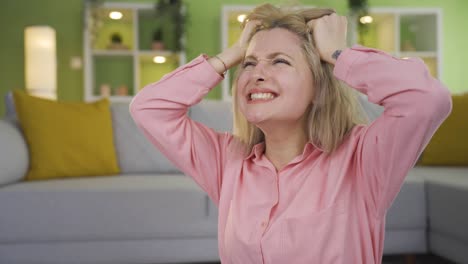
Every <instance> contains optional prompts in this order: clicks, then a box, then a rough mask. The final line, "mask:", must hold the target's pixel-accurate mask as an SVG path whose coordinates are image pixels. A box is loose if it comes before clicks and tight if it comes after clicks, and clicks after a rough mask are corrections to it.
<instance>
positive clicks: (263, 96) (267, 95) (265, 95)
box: [250, 93, 275, 100]
mask: <svg viewBox="0 0 468 264" xmlns="http://www.w3.org/2000/svg"><path fill="white" fill-rule="evenodd" d="M273 98H275V96H274V95H273V94H272V93H253V94H251V95H250V99H252V100H256V99H273Z"/></svg>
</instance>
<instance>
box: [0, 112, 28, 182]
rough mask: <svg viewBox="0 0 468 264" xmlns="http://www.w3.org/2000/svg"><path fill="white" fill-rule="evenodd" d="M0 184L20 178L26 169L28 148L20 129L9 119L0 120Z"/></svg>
mask: <svg viewBox="0 0 468 264" xmlns="http://www.w3.org/2000/svg"><path fill="white" fill-rule="evenodd" d="M0 146H1V149H2V151H3V153H2V154H1V155H0V168H1V169H0V186H1V185H3V184H8V183H13V182H16V181H19V180H22V179H23V178H24V176H25V175H26V172H27V171H28V165H29V158H28V148H27V146H26V142H25V141H24V139H23V135H22V134H21V131H19V130H18V128H17V127H16V125H14V124H13V123H12V122H10V121H6V120H0Z"/></svg>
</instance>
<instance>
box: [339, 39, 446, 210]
mask: <svg viewBox="0 0 468 264" xmlns="http://www.w3.org/2000/svg"><path fill="white" fill-rule="evenodd" d="M334 74H335V76H336V77H337V78H338V79H340V80H342V81H344V82H345V83H347V84H348V85H349V86H351V87H352V88H354V89H356V90H358V91H359V92H361V93H364V94H366V95H367V96H368V99H369V101H371V102H373V103H375V104H378V105H381V106H383V107H384V112H383V114H382V115H381V116H380V117H379V118H377V119H376V120H375V121H374V122H372V123H371V124H370V125H368V126H365V127H363V128H362V129H361V130H360V131H359V139H358V144H357V150H356V170H357V181H358V184H359V186H360V187H361V190H362V191H363V192H364V197H365V199H366V201H367V202H368V204H369V206H370V207H371V208H372V209H373V211H374V212H375V214H376V217H383V216H384V215H385V212H386V210H387V209H388V208H389V207H390V206H391V204H392V203H393V200H394V199H395V197H396V195H397V194H398V192H399V191H400V188H401V186H402V184H403V181H404V179H405V177H406V175H407V173H408V171H409V170H410V169H411V168H412V167H413V166H414V164H415V163H416V161H417V158H418V157H419V155H420V154H421V152H422V151H423V150H424V148H425V147H426V145H427V144H428V142H429V140H430V138H431V137H432V136H433V134H434V133H435V131H436V130H437V128H438V127H439V126H440V125H441V124H442V122H443V121H444V120H445V118H447V116H448V115H449V113H450V111H451V109H452V101H451V96H450V92H449V91H448V90H447V88H445V87H444V86H443V85H442V84H441V83H440V82H439V81H438V80H437V79H434V78H433V77H431V76H430V73H429V72H428V70H427V67H426V65H425V64H424V62H423V61H422V60H421V59H419V58H410V59H398V58H394V57H392V56H390V55H388V54H386V53H384V52H382V51H378V50H374V49H370V48H365V47H362V46H358V45H356V46H354V47H353V48H350V49H346V50H345V51H343V52H342V54H341V55H340V57H339V59H338V61H337V62H336V65H335V69H334Z"/></svg>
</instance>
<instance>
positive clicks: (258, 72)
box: [252, 61, 268, 82]
mask: <svg viewBox="0 0 468 264" xmlns="http://www.w3.org/2000/svg"><path fill="white" fill-rule="evenodd" d="M266 68H267V63H264V62H261V61H259V62H258V63H257V65H255V68H254V72H253V73H252V79H253V80H254V81H255V82H264V81H265V80H266V77H267V76H268V71H267V70H266Z"/></svg>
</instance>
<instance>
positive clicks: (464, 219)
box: [420, 167, 468, 244]
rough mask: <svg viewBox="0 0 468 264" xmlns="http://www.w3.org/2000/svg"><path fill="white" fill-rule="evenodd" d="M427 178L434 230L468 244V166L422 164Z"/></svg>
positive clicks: (429, 211) (429, 210) (430, 218)
mask: <svg viewBox="0 0 468 264" xmlns="http://www.w3.org/2000/svg"><path fill="white" fill-rule="evenodd" d="M420 171H421V173H422V174H424V177H425V179H426V190H427V207H428V215H429V226H430V233H437V234H439V235H442V236H446V237H451V238H453V239H455V240H459V241H464V243H466V244H468V228H466V223H468V211H467V210H466V208H468V167H465V168H456V167H455V168H454V167H435V168H421V169H420Z"/></svg>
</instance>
